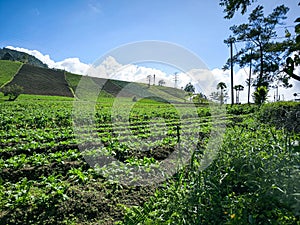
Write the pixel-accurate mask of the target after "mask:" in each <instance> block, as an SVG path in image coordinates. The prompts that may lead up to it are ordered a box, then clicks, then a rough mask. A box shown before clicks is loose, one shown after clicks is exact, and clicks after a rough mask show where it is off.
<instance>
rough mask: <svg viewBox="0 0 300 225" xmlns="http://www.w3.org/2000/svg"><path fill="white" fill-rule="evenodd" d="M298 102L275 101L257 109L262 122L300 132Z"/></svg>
mask: <svg viewBox="0 0 300 225" xmlns="http://www.w3.org/2000/svg"><path fill="white" fill-rule="evenodd" d="M299 112H300V103H297V102H276V103H270V104H265V105H263V106H262V107H261V109H260V111H259V117H258V118H259V119H260V121H261V122H262V123H266V124H270V125H272V126H275V127H276V128H277V129H282V128H284V129H286V130H288V131H293V132H300V117H299Z"/></svg>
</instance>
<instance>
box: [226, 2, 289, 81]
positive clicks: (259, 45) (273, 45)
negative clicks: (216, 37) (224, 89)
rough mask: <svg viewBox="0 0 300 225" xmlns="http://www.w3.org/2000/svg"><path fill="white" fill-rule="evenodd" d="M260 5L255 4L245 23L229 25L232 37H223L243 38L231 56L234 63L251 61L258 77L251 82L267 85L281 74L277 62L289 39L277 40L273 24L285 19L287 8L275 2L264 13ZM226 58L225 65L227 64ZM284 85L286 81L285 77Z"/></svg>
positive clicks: (238, 39)
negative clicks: (269, 10) (272, 6)
mask: <svg viewBox="0 0 300 225" xmlns="http://www.w3.org/2000/svg"><path fill="white" fill-rule="evenodd" d="M263 9H264V8H263V6H260V5H259V6H257V7H256V8H255V9H254V10H253V11H252V12H251V13H250V15H249V17H248V23H244V24H240V25H234V26H232V27H230V30H231V31H232V33H233V37H229V38H228V39H227V40H225V43H230V42H232V41H233V42H235V41H242V42H244V43H245V44H244V47H243V48H241V49H240V50H239V51H238V52H237V53H236V54H235V55H234V57H233V60H234V63H236V64H238V65H239V66H240V67H244V66H245V65H249V64H252V68H253V73H257V74H258V77H257V79H256V80H255V81H254V82H255V83H254V85H255V86H257V87H259V86H266V87H269V85H270V84H271V83H272V82H273V81H275V80H277V79H280V77H281V74H280V72H281V69H280V66H281V64H282V63H283V62H284V60H283V56H284V55H285V54H287V51H288V48H289V46H290V43H289V41H288V38H287V40H284V41H282V42H276V41H274V40H273V39H274V38H276V37H277V33H276V30H275V29H276V27H277V26H278V25H280V24H281V23H282V22H283V21H284V20H285V19H286V16H285V15H286V14H287V12H288V10H289V8H287V7H285V6H284V5H281V6H277V7H276V8H275V9H274V10H273V12H272V13H271V14H269V15H268V16H264V12H263ZM230 61H231V60H230V59H228V61H227V63H226V65H225V66H224V69H228V68H229V65H230ZM285 81H286V82H285V83H284V84H285V85H286V86H288V82H287V80H286V79H285Z"/></svg>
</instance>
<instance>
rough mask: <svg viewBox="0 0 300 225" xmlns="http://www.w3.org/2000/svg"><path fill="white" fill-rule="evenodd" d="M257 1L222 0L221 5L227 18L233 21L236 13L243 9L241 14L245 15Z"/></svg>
mask: <svg viewBox="0 0 300 225" xmlns="http://www.w3.org/2000/svg"><path fill="white" fill-rule="evenodd" d="M256 1H257V0H220V5H221V6H223V7H224V13H226V16H225V18H226V19H231V18H232V17H233V16H234V13H235V12H236V11H238V10H239V9H241V13H242V14H245V13H246V11H247V7H248V6H250V5H251V4H252V3H253V2H256Z"/></svg>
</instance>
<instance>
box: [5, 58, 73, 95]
mask: <svg viewBox="0 0 300 225" xmlns="http://www.w3.org/2000/svg"><path fill="white" fill-rule="evenodd" d="M9 84H10V85H12V84H18V85H20V86H22V87H23V88H24V91H23V93H24V94H35V95H56V96H67V97H73V94H72V92H71V90H70V89H69V86H68V83H67V81H66V80H65V76H64V72H63V71H60V70H53V69H44V68H40V67H35V66H31V65H28V64H24V65H23V66H22V68H21V69H20V71H19V72H18V74H16V76H15V77H14V79H13V80H12V81H11V82H10V83H9Z"/></svg>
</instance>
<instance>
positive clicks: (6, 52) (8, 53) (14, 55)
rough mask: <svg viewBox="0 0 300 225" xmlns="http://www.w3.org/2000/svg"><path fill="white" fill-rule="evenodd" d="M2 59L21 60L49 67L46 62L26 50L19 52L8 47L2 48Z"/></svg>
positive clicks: (0, 55) (0, 51) (0, 58)
mask: <svg viewBox="0 0 300 225" xmlns="http://www.w3.org/2000/svg"><path fill="white" fill-rule="evenodd" d="M0 60H9V61H19V62H22V63H26V64H29V65H33V66H38V67H42V68H48V66H47V65H46V64H44V63H43V62H42V61H41V60H39V59H37V58H36V57H34V56H32V55H29V54H27V53H25V52H19V51H16V50H12V49H8V48H2V49H0Z"/></svg>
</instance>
